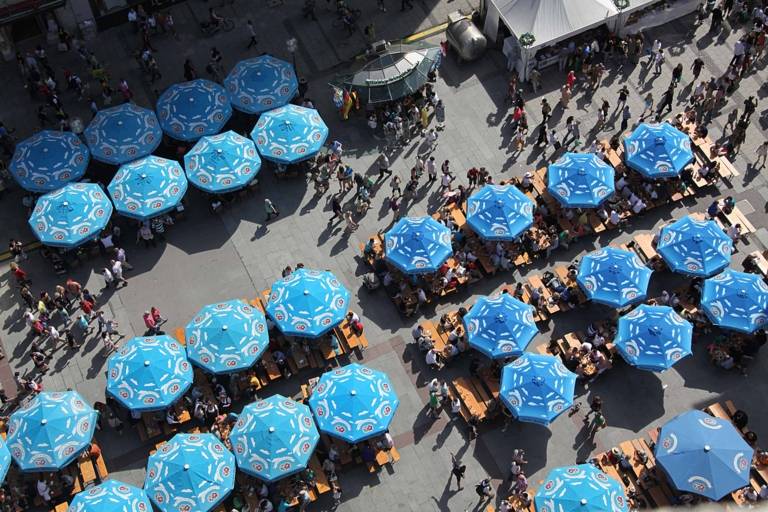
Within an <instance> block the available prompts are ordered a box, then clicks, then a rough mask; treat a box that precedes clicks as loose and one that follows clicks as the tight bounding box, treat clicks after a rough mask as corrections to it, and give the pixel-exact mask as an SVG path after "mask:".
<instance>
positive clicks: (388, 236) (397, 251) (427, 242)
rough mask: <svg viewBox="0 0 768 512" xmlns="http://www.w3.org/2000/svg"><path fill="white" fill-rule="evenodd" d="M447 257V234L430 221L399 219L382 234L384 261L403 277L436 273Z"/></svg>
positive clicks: (433, 220) (449, 234)
mask: <svg viewBox="0 0 768 512" xmlns="http://www.w3.org/2000/svg"><path fill="white" fill-rule="evenodd" d="M451 254H453V248H452V247H451V230H450V229H448V227H447V226H445V225H444V224H440V223H439V222H437V221H436V220H435V219H433V218H432V217H403V218H402V219H400V220H399V221H397V223H396V224H395V225H394V226H392V228H391V229H390V230H389V231H387V232H386V233H384V257H385V258H386V259H387V261H389V262H390V263H391V264H392V265H394V266H395V267H397V268H398V269H399V270H400V271H401V272H403V273H405V274H430V273H433V272H437V269H438V268H440V265H442V264H443V263H444V262H445V260H447V259H448V258H449V257H450V256H451Z"/></svg>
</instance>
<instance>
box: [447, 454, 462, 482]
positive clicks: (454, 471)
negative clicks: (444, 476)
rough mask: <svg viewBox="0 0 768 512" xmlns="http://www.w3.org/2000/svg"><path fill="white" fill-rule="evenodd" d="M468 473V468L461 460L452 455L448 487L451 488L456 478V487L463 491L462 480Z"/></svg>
mask: <svg viewBox="0 0 768 512" xmlns="http://www.w3.org/2000/svg"><path fill="white" fill-rule="evenodd" d="M466 471H467V466H465V465H464V464H462V463H461V460H459V459H458V458H457V457H456V455H454V454H453V453H451V477H450V479H449V480H448V487H450V486H451V482H453V477H456V487H458V488H459V490H461V489H463V487H461V479H462V478H464V473H466Z"/></svg>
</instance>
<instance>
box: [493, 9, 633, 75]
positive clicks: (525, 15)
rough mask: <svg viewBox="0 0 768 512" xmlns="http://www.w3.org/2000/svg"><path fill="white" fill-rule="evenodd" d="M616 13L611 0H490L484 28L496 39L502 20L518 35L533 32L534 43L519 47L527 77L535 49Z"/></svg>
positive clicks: (612, 17)
mask: <svg viewBox="0 0 768 512" xmlns="http://www.w3.org/2000/svg"><path fill="white" fill-rule="evenodd" d="M618 13H619V11H618V9H616V6H615V5H614V3H613V0H491V2H490V4H489V5H488V12H487V14H486V17H485V26H484V32H485V34H486V36H488V37H489V38H490V39H491V40H495V39H496V36H497V34H498V30H499V21H501V22H503V23H504V24H505V25H506V26H507V28H509V30H510V32H512V33H513V34H514V35H515V36H516V37H517V38H519V37H520V36H522V35H523V34H525V33H530V34H533V36H534V37H535V38H536V41H535V42H534V43H533V45H531V46H529V47H527V48H521V49H520V51H521V55H520V61H521V63H522V69H519V70H518V71H519V72H520V75H521V77H522V78H523V79H526V78H527V74H528V65H527V63H528V61H529V60H531V59H532V58H533V56H534V55H535V54H536V50H537V49H539V48H541V47H543V46H550V45H553V44H555V43H557V42H559V41H562V40H564V39H567V38H569V37H571V36H574V35H576V34H579V33H581V32H584V31H585V30H589V29H591V28H594V27H597V26H600V25H601V24H603V23H606V22H608V21H611V20H613V19H614V18H615V17H616V15H617V14H618Z"/></svg>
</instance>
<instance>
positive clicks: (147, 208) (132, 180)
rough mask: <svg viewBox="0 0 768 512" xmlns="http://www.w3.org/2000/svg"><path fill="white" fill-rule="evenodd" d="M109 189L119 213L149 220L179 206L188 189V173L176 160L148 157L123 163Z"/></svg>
mask: <svg viewBox="0 0 768 512" xmlns="http://www.w3.org/2000/svg"><path fill="white" fill-rule="evenodd" d="M107 190H109V195H110V196H112V201H113V202H114V203H115V209H116V210H117V213H119V214H120V215H124V216H125V217H130V218H132V219H137V220H147V219H151V218H152V217H157V216H158V215H162V214H164V213H168V212H169V211H171V210H173V209H174V208H176V207H177V206H178V205H179V203H180V202H181V199H182V198H183V197H184V194H185V193H186V191H187V176H186V175H185V174H184V170H183V169H182V168H181V166H180V165H179V163H178V162H176V161H175V160H168V159H167V158H160V157H158V156H148V157H145V158H142V159H141V160H136V161H134V162H131V163H128V164H124V165H121V166H120V169H118V171H117V173H116V174H115V177H114V178H112V181H111V182H110V183H109V187H107Z"/></svg>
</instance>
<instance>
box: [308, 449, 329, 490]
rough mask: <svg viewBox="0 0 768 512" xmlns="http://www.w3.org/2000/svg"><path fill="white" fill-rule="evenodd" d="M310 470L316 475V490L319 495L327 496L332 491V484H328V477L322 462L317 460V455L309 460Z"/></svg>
mask: <svg viewBox="0 0 768 512" xmlns="http://www.w3.org/2000/svg"><path fill="white" fill-rule="evenodd" d="M309 469H311V470H312V471H313V472H314V473H315V488H316V489H317V492H318V493H319V494H325V493H326V492H328V491H330V490H331V484H330V483H329V482H328V477H327V476H326V475H325V471H323V466H322V464H320V460H319V459H318V458H317V454H312V457H311V458H310V459H309Z"/></svg>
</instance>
